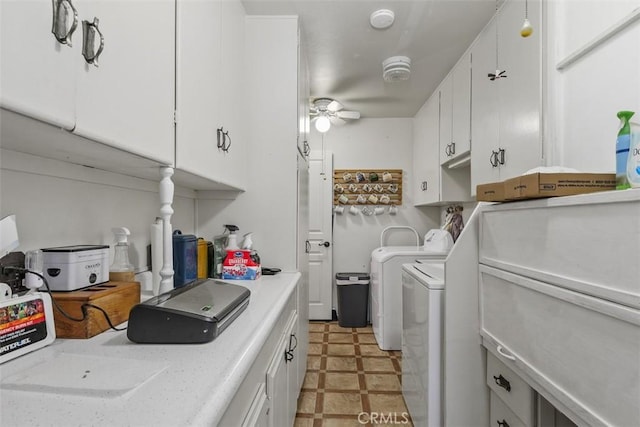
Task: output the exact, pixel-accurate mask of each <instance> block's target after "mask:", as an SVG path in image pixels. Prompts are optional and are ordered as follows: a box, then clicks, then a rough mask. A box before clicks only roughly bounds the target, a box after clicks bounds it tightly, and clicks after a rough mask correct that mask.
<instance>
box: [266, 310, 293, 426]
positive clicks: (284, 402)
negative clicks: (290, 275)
mask: <svg viewBox="0 0 640 427" xmlns="http://www.w3.org/2000/svg"><path fill="white" fill-rule="evenodd" d="M297 326H298V316H297V314H296V313H295V312H294V313H292V315H291V318H290V319H289V322H288V324H287V328H286V329H285V332H284V334H283V336H282V338H281V340H280V342H279V344H278V347H277V348H276V352H275V354H274V356H273V359H272V360H271V364H270V366H269V369H268V370H267V398H268V399H269V401H270V402H271V411H270V413H269V425H270V426H272V427H280V426H291V425H293V421H294V420H295V417H296V402H297V399H298V388H297V385H298V372H297V363H298V360H297V359H298V358H297V357H296V356H297V354H298V353H297V351H296V348H297V342H296V339H295V331H296V329H297ZM294 362H295V363H294Z"/></svg>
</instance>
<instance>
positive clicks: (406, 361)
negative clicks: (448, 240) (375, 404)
mask: <svg viewBox="0 0 640 427" xmlns="http://www.w3.org/2000/svg"><path fill="white" fill-rule="evenodd" d="M444 286H445V281H444V263H442V262H440V263H438V262H435V263H431V262H429V261H427V262H425V263H419V264H404V265H403V266H402V301H403V303H402V325H403V326H402V395H403V397H404V400H405V402H406V404H407V408H408V409H409V414H410V415H411V419H412V420H413V425H414V426H416V427H436V426H441V425H443V424H442V421H443V414H442V386H443V382H442V368H441V366H442V334H443V326H444V325H443V320H442V319H443V305H444Z"/></svg>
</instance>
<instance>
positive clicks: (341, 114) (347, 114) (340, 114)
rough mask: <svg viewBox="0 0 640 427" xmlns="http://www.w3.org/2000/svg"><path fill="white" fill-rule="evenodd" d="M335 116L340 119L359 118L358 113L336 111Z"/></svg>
mask: <svg viewBox="0 0 640 427" xmlns="http://www.w3.org/2000/svg"><path fill="white" fill-rule="evenodd" d="M336 115H337V116H338V117H340V118H341V119H352V120H356V119H359V118H360V112H359V111H338V112H336Z"/></svg>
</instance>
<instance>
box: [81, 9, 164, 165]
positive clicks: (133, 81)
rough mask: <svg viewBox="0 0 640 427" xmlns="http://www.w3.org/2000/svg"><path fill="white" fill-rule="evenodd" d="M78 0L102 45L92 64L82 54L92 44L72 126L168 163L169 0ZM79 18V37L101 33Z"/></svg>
mask: <svg viewBox="0 0 640 427" xmlns="http://www.w3.org/2000/svg"><path fill="white" fill-rule="evenodd" d="M77 5H78V10H79V12H80V14H81V15H82V21H88V22H89V23H94V19H95V20H96V21H95V23H97V31H99V33H101V34H102V38H103V40H104V49H103V51H102V52H101V54H100V55H99V56H98V58H97V63H98V66H97V67H96V66H95V65H91V64H89V63H88V62H87V61H86V60H85V59H84V56H85V55H86V56H88V57H89V58H91V57H92V56H93V55H92V54H91V52H90V51H89V52H88V53H87V52H84V55H83V56H81V57H80V63H79V64H78V72H77V76H78V77H77V93H76V127H75V129H74V133H77V134H78V135H81V136H84V137H87V138H90V139H93V140H96V141H99V142H103V143H106V144H109V145H112V146H115V147H116V148H120V149H123V150H126V151H130V152H132V153H134V154H138V155H141V156H144V157H147V158H150V159H153V160H156V161H158V162H161V163H164V164H168V165H171V164H173V158H174V153H173V141H174V136H173V111H174V64H175V57H174V52H175V43H174V39H175V38H174V33H175V29H174V28H175V27H174V25H175V24H174V22H175V2H174V0H146V1H127V0H108V1H107V0H100V1H98V0H91V1H81V0H78V2H77ZM82 24H84V26H83V27H84V29H80V28H79V31H80V32H81V33H82V32H83V31H84V33H85V36H84V37H85V38H87V37H88V36H91V35H94V37H96V39H97V38H99V33H98V32H96V28H95V27H87V23H86V22H83V23H81V24H78V25H79V27H80V26H81V25H82ZM78 41H80V40H78ZM79 45H82V43H79ZM97 46H99V41H97V40H96V42H95V46H93V48H94V49H98V47H97ZM79 47H82V46H79Z"/></svg>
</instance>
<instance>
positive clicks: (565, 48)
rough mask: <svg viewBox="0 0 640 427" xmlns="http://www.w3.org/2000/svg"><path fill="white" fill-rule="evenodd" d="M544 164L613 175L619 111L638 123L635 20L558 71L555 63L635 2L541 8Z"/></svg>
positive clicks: (639, 62) (638, 30) (639, 34)
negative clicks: (543, 25)
mask: <svg viewBox="0 0 640 427" xmlns="http://www.w3.org/2000/svg"><path fill="white" fill-rule="evenodd" d="M545 6H546V8H547V9H546V10H547V14H546V17H547V18H548V19H547V21H546V24H547V25H546V28H547V31H548V34H547V40H546V44H545V47H546V49H547V53H548V54H549V57H548V61H547V77H548V80H547V88H546V89H547V90H546V91H545V96H547V98H546V100H547V102H546V104H545V108H546V111H545V123H546V129H545V139H546V144H545V147H546V149H547V151H548V156H547V157H548V160H547V164H549V165H561V166H567V167H572V168H576V169H579V170H582V171H587V172H609V173H613V172H614V171H615V140H616V135H617V133H618V126H619V120H618V119H617V117H616V113H617V112H618V111H620V110H631V111H635V112H636V116H635V117H634V121H635V122H638V123H640V49H639V48H638V40H640V20H638V19H636V20H635V22H634V23H633V24H631V25H630V26H629V27H628V28H626V29H624V30H623V31H621V32H620V33H619V34H617V35H615V36H614V37H612V38H610V39H609V40H607V41H605V42H604V43H603V44H602V45H600V46H598V47H597V48H595V49H594V50H592V51H591V52H590V53H588V54H587V55H586V56H584V57H583V58H582V59H579V60H578V61H576V62H575V63H573V64H572V65H569V66H568V67H566V68H565V69H563V70H557V69H556V66H557V65H558V63H560V62H561V61H563V60H564V59H566V58H567V57H568V56H570V55H571V54H572V53H573V52H575V51H576V50H578V49H580V48H581V47H582V46H584V45H586V44H588V43H590V42H592V41H593V40H596V39H598V36H599V35H600V34H602V33H603V32H605V31H606V30H607V29H608V28H610V27H612V26H613V25H614V24H616V23H618V22H620V21H621V20H623V19H624V18H625V17H627V16H629V15H630V14H631V13H632V11H633V10H637V9H638V8H639V7H640V2H639V1H638V0H606V1H604V0H594V1H577V0H571V1H558V0H554V1H550V2H548V3H546V4H545Z"/></svg>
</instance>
